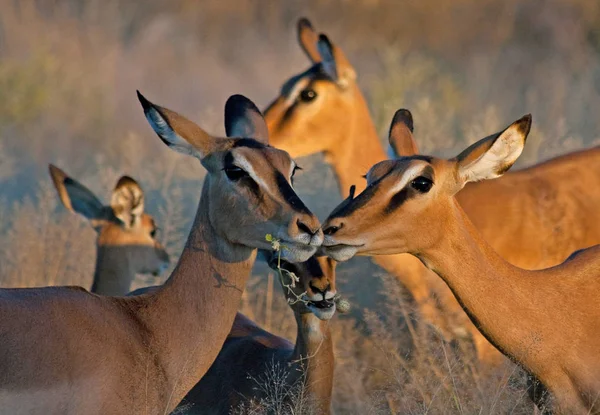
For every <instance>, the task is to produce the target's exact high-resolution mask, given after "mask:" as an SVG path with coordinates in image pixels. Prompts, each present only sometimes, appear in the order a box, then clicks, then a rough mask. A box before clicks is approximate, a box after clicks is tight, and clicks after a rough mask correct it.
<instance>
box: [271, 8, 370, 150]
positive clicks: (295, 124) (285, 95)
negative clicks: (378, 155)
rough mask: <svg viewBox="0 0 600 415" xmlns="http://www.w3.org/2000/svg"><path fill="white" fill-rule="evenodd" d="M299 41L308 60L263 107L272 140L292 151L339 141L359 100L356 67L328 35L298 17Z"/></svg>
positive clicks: (327, 146)
mask: <svg viewBox="0 0 600 415" xmlns="http://www.w3.org/2000/svg"><path fill="white" fill-rule="evenodd" d="M298 42H299V43H300V46H301V47H302V49H303V50H304V52H305V53H306V55H307V56H308V58H309V59H310V61H311V62H312V66H311V67H310V68H308V69H307V70H306V71H304V72H302V73H300V74H298V75H296V76H293V77H292V78H290V79H289V80H288V81H287V82H286V83H285V84H283V86H282V87H281V92H280V95H279V97H277V98H276V99H275V101H273V103H271V105H269V107H268V108H267V110H266V111H265V120H266V121H267V125H268V127H269V132H270V134H271V144H272V145H273V146H274V147H277V148H281V149H282V150H285V151H287V152H289V153H290V154H291V155H292V157H302V156H307V155H310V154H314V153H318V152H328V151H330V150H331V149H332V148H333V147H334V146H336V145H340V142H339V136H340V135H342V136H343V134H344V131H345V129H346V128H347V126H348V123H350V122H352V120H351V118H352V116H353V114H354V110H353V107H354V105H355V102H356V100H357V99H360V100H362V95H361V93H360V91H359V89H358V87H357V84H356V72H355V71H354V68H353V67H352V66H351V65H350V63H349V62H348V60H347V59H346V57H345V55H344V53H343V52H342V51H341V49H340V48H338V47H336V46H335V45H333V44H332V43H331V41H330V40H329V39H328V38H327V36H325V35H323V34H321V35H318V34H317V33H316V32H315V30H314V29H313V27H312V25H311V24H310V22H309V21H308V20H307V19H300V20H299V21H298Z"/></svg>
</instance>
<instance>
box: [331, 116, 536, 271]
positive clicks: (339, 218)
mask: <svg viewBox="0 0 600 415" xmlns="http://www.w3.org/2000/svg"><path fill="white" fill-rule="evenodd" d="M394 122H404V121H403V120H402V118H398V119H396V117H395V121H394ZM395 127H397V126H394V125H392V128H391V129H390V134H394V131H405V130H403V129H400V128H395ZM530 128H531V116H530V115H526V116H524V117H523V118H521V119H519V120H518V121H515V122H514V123H512V124H511V125H510V126H509V127H507V128H506V129H505V130H503V131H501V132H499V133H497V134H494V135H491V136H489V137H486V138H484V139H482V140H480V141H478V142H476V143H475V144H473V145H471V146H470V147H468V148H467V149H466V150H464V151H463V152H461V153H460V154H459V155H458V156H456V157H455V158H452V159H449V160H444V159H440V158H435V157H429V156H420V155H413V156H406V157H400V158H398V159H396V160H388V161H383V162H381V163H378V164H376V165H374V166H373V167H372V168H371V169H370V170H369V172H368V173H367V176H366V179H367V188H366V189H365V190H364V191H363V192H362V193H361V194H359V195H358V196H356V197H354V194H353V193H354V192H353V191H351V192H350V193H351V194H350V196H349V197H348V198H347V199H346V200H345V201H343V202H342V203H341V204H340V205H339V206H338V207H337V208H335V209H334V211H333V212H332V213H331V214H330V215H329V218H328V219H327V221H326V223H325V225H324V227H323V228H324V232H325V242H324V244H323V246H324V248H325V251H326V252H327V254H328V255H329V256H331V257H332V258H334V259H336V260H338V261H345V260H347V259H349V258H351V257H352V256H354V255H355V254H361V255H385V254H397V253H412V254H419V253H420V252H422V251H423V250H425V249H428V248H431V247H433V246H435V245H436V243H437V242H438V241H440V240H441V239H442V238H444V237H445V232H446V231H448V228H447V227H446V226H445V225H446V224H447V223H449V219H450V216H449V215H451V214H453V212H454V210H455V209H457V208H458V205H457V203H456V201H455V199H454V195H455V194H456V193H457V192H458V191H459V190H460V189H462V187H463V186H464V185H465V184H466V183H468V182H475V181H479V180H485V179H493V178H496V177H499V176H501V175H502V174H503V173H504V172H506V171H507V170H508V169H509V168H510V167H511V166H512V165H513V164H514V162H515V161H516V160H517V158H518V157H519V155H520V154H521V152H522V150H523V146H524V145H525V140H526V138H527V134H528V133H529V130H530ZM392 140H393V139H392ZM392 140H390V141H392Z"/></svg>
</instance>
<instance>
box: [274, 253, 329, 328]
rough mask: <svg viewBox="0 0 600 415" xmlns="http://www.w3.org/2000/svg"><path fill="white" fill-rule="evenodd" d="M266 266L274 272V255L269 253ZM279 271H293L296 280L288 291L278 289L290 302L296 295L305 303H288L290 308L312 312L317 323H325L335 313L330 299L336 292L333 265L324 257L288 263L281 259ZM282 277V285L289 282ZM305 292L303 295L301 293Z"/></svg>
mask: <svg viewBox="0 0 600 415" xmlns="http://www.w3.org/2000/svg"><path fill="white" fill-rule="evenodd" d="M268 263H269V266H270V267H271V268H272V269H274V270H277V253H273V254H272V255H271V258H270V259H269V261H268ZM280 265H281V268H283V269H284V270H286V271H288V272H293V273H294V274H295V275H296V276H297V277H298V279H299V281H298V282H297V283H296V284H295V286H294V287H291V290H292V292H288V291H287V288H286V287H282V288H283V290H284V294H285V296H286V298H287V299H288V301H291V302H294V301H296V300H297V298H298V296H302V298H303V299H304V300H305V301H307V303H305V302H303V301H298V302H296V303H295V304H292V303H290V307H292V309H293V310H294V311H295V312H297V313H300V314H304V313H312V314H314V315H315V316H316V317H317V318H319V319H321V320H329V319H331V318H332V317H333V315H334V314H335V310H336V306H335V302H334V300H333V298H334V297H335V295H336V293H337V291H336V288H335V267H336V262H335V261H334V260H333V259H331V258H329V257H324V256H316V255H314V256H312V257H310V258H309V259H308V261H305V262H298V263H291V262H288V261H285V260H282V261H281V264H280ZM283 274H284V276H283V277H284V282H285V283H286V284H288V283H290V279H289V277H288V276H287V275H286V273H285V272H283ZM304 293H306V294H304Z"/></svg>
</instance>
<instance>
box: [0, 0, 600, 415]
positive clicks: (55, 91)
mask: <svg viewBox="0 0 600 415" xmlns="http://www.w3.org/2000/svg"><path fill="white" fill-rule="evenodd" d="M302 15H306V16H308V17H310V18H311V19H313V22H314V23H315V25H316V27H317V29H318V30H323V31H326V32H327V33H328V34H329V35H330V37H331V39H332V40H333V41H334V42H335V43H336V44H338V45H340V46H341V47H342V48H343V49H344V51H345V52H346V53H347V55H348V57H349V59H350V61H351V62H352V63H353V64H354V65H355V66H356V68H357V71H358V74H359V82H360V84H361V86H362V88H363V90H364V91H365V93H366V95H367V97H368V100H369V104H370V107H371V109H372V115H373V117H374V119H375V121H376V124H377V127H378V129H379V131H380V133H381V136H382V140H383V138H384V135H385V132H386V130H387V127H388V123H389V121H390V117H391V115H392V114H393V112H394V111H395V110H396V109H397V108H399V107H405V108H409V109H410V110H411V111H412V112H413V114H414V118H415V125H416V132H415V135H416V138H417V140H418V142H419V145H420V146H421V149H422V151H423V152H426V153H430V152H431V153H434V154H440V155H452V154H453V153H454V152H455V151H457V149H459V148H460V147H463V146H464V145H465V144H466V143H471V142H473V141H474V140H476V139H478V138H481V137H483V136H485V135H487V134H490V133H492V132H495V131H497V130H498V129H500V128H502V127H503V126H505V125H507V124H508V123H509V122H510V121H512V120H514V119H516V118H518V117H519V116H521V115H522V114H524V113H526V112H531V113H533V115H534V126H535V129H534V131H533V132H532V133H531V135H530V139H529V140H528V145H527V148H526V150H525V154H524V155H523V157H522V161H521V165H525V164H531V163H534V162H536V161H538V160H540V159H544V158H548V157H551V156H553V155H557V154H560V153H563V152H565V151H570V150H574V149H578V148H582V147H585V146H590V145H594V144H598V142H600V117H598V116H597V113H598V108H600V94H599V93H598V92H599V89H600V59H599V54H600V30H599V29H598V27H600V3H598V2H595V1H589V0H527V1H526V0H502V1H501V0H454V1H447V0H421V1H418V2H417V1H409V0H401V1H396V0H356V1H353V2H347V1H344V0H329V1H322V0H307V1H303V2H291V1H285V2H284V1H281V2H275V1H268V2H267V1H253V0H243V1H233V0H206V1H202V2H196V1H191V0H172V1H168V2H167V1H159V0H148V1H145V2H130V1H125V0H108V1H107V0H104V1H100V0H87V1H75V0H55V1H51V2H41V1H35V0H22V1H18V2H16V1H12V0H0V201H1V203H0V235H1V236H2V237H1V238H0V284H2V286H5V287H16V286H43V285H62V284H77V285H83V286H85V287H89V285H90V284H91V279H92V273H93V264H94V258H95V248H94V246H95V234H94V231H93V230H92V229H91V228H90V227H89V226H88V224H87V223H86V222H85V220H84V219H83V218H79V219H74V216H73V214H72V213H70V212H66V210H65V209H64V208H63V207H62V205H59V203H58V201H57V198H56V195H55V193H54V190H53V189H52V188H51V184H50V180H49V178H48V176H47V164H48V163H49V162H53V163H55V164H57V165H59V166H60V167H62V168H64V169H65V170H66V171H67V172H69V173H70V174H72V175H73V177H75V178H77V179H79V180H81V181H82V182H83V183H85V184H86V185H87V186H89V187H90V188H91V189H92V190H93V191H94V192H95V193H96V194H98V195H99V196H101V197H102V198H104V199H105V200H108V197H109V194H110V190H111V188H112V186H113V185H114V184H115V182H116V180H117V178H118V177H119V176H120V175H121V174H129V175H131V176H132V177H135V178H136V179H138V180H139V181H140V183H141V184H142V186H143V187H144V189H145V190H146V193H147V197H146V200H147V209H148V211H149V212H150V213H152V214H154V215H155V216H156V218H157V222H158V224H159V226H160V227H161V228H162V234H161V236H160V237H161V239H163V242H164V243H166V246H167V247H168V250H169V252H170V254H171V255H172V256H173V257H177V256H178V254H179V253H180V252H181V249H182V247H183V244H184V242H185V238H186V235H187V233H188V231H189V228H190V226H191V221H192V219H193V215H194V213H195V208H196V204H197V201H198V197H199V194H200V187H201V183H202V179H203V177H204V172H203V170H202V168H201V167H200V166H199V165H198V163H197V162H196V161H194V160H191V159H189V158H185V157H182V156H179V155H177V154H174V153H173V152H171V151H167V150H166V149H165V148H164V146H163V145H162V143H160V140H157V139H156V138H155V137H154V136H153V134H152V133H151V132H150V130H149V128H148V126H147V125H146V123H145V121H144V119H143V116H142V113H141V110H140V108H139V104H138V103H137V102H136V99H135V89H140V90H142V91H144V93H145V94H147V95H148V96H149V97H150V98H151V99H152V100H154V101H155V102H157V103H159V104H162V105H165V106H168V107H170V108H173V109H175V110H177V111H180V112H182V113H184V114H186V115H188V116H189V117H190V118H192V119H193V120H195V121H198V122H199V123H200V125H202V126H203V127H204V128H205V129H206V130H208V131H210V132H213V133H217V134H221V133H222V132H223V127H222V115H221V114H222V106H223V103H224V102H225V99H226V98H227V96H229V95H230V94H232V93H244V94H246V95H248V96H249V97H251V98H252V99H254V100H255V101H256V102H257V103H258V104H259V105H261V106H264V105H266V104H267V103H268V102H269V100H270V99H272V98H273V97H274V96H275V95H276V93H277V91H278V90H279V87H280V85H281V83H282V82H283V81H284V80H285V79H287V78H288V77H289V76H290V75H291V74H294V73H297V72H298V71H299V70H300V68H304V67H306V66H307V65H308V63H307V61H306V59H305V57H304V56H303V55H302V53H301V52H300V50H299V48H298V46H297V45H296V41H295V34H294V25H295V21H296V19H297V18H298V17H299V16H302ZM300 163H301V165H302V166H303V167H304V169H305V170H304V173H303V174H302V175H301V176H300V177H298V180H297V185H296V187H297V188H298V191H299V192H300V193H301V195H302V197H303V198H304V199H305V200H306V201H307V204H308V205H309V206H310V207H311V209H313V210H314V211H315V212H316V213H318V214H319V216H320V217H324V216H325V215H326V214H327V213H328V211H329V210H330V209H331V208H332V207H333V206H335V205H336V204H337V202H338V201H339V196H338V192H337V188H336V186H335V179H334V176H333V174H332V172H331V170H330V169H328V168H327V167H325V166H324V164H323V163H322V158H321V157H318V156H316V157H311V158H309V159H306V160H301V161H300ZM255 274H256V276H255V277H253V278H252V279H251V281H250V282H249V284H248V287H247V291H246V293H245V295H244V297H243V301H242V305H241V308H242V311H243V312H244V313H246V314H248V315H249V316H250V317H252V318H253V319H255V320H256V321H257V322H259V323H260V324H263V325H265V326H266V327H267V328H269V329H271V330H273V331H274V332H276V333H278V334H282V335H285V336H286V337H288V338H293V336H294V335H295V326H294V319H293V317H292V315H291V312H290V310H289V307H288V306H287V305H286V304H285V303H284V302H283V299H282V296H281V295H279V294H278V292H279V291H278V289H275V290H273V289H272V285H269V284H268V279H267V278H265V276H266V275H267V270H266V268H265V267H261V266H257V268H256V270H255ZM167 275H168V274H167ZM163 278H164V276H163V277H162V278H157V279H152V278H139V279H138V280H136V282H135V285H136V286H142V285H146V284H155V283H158V282H160V281H162V279H163ZM338 279H339V286H338V289H339V290H340V292H342V293H343V294H344V295H346V296H347V297H349V298H350V299H351V301H352V302H353V304H354V308H355V310H358V311H357V312H355V313H353V315H352V316H351V317H349V318H348V317H344V318H342V317H336V318H335V320H334V321H333V322H332V328H333V332H334V339H335V343H336V345H335V350H336V362H337V365H336V383H335V389H334V408H335V409H336V411H337V413H365V414H368V413H373V414H374V413H377V414H378V413H403V414H404V413H407V414H425V413H429V414H434V413H435V414H438V413H441V414H445V413H448V414H454V413H459V414H471V413H473V414H474V413H486V414H487V413H524V412H527V411H528V410H529V409H530V405H529V404H528V402H527V399H526V398H525V395H526V393H525V385H523V383H522V380H521V379H522V376H521V373H520V371H519V370H517V369H516V368H515V367H514V366H512V365H510V364H509V363H508V362H507V363H506V365H505V366H504V367H502V368H501V369H499V370H496V371H492V372H490V371H488V370H486V368H482V367H479V366H478V364H477V363H476V362H475V360H474V353H473V350H472V349H471V348H470V345H469V343H468V342H462V343H459V344H446V343H444V342H442V341H441V340H440V338H439V336H437V335H436V333H435V332H434V331H432V329H431V328H429V327H427V326H425V325H423V324H421V320H420V318H419V315H418V313H417V312H415V311H414V309H413V308H412V300H411V299H410V298H409V297H408V295H407V294H406V293H405V292H404V291H403V289H402V287H399V286H398V285H397V282H396V280H392V279H389V278H387V277H386V276H385V275H382V274H381V271H380V270H379V269H378V268H376V267H375V266H373V265H372V264H370V262H369V261H367V260H364V259H362V260H353V261H352V262H351V263H349V264H344V265H343V266H341V267H340V273H339V277H338ZM259 383H260V382H259ZM263 383H264V384H268V383H269V382H267V381H265V382H263ZM299 405H300V406H298V408H300V407H301V405H302V403H300V404H299ZM298 408H287V409H286V411H288V410H290V411H291V410H293V411H294V413H299V412H301V409H298ZM246 409H248V408H246ZM262 409H263V410H264V409H265V408H264V405H263V407H262ZM248 410H249V409H248ZM253 410H257V409H256V408H254V409H253Z"/></svg>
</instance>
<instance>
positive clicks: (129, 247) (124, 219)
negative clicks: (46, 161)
mask: <svg viewBox="0 0 600 415" xmlns="http://www.w3.org/2000/svg"><path fill="white" fill-rule="evenodd" d="M49 170H50V176H51V177H52V181H53V182H54V186H55V187H56V190H57V191H58V196H59V197H60V200H61V201H62V203H63V205H65V207H66V208H67V209H69V210H70V211H71V212H75V213H79V214H80V215H82V216H83V217H85V218H86V219H88V220H89V221H90V224H91V225H92V227H93V228H94V229H95V230H96V232H98V250H99V253H100V252H105V253H107V252H110V255H111V257H110V260H111V262H113V263H115V264H117V263H120V264H127V266H128V267H129V269H130V270H131V271H133V272H135V273H140V274H154V275H159V274H161V273H162V272H163V271H164V270H165V269H166V268H167V267H168V265H169V255H168V254H167V251H166V250H165V248H164V247H163V246H162V245H161V244H160V243H159V242H158V241H157V240H156V230H157V226H156V223H155V222H154V218H153V217H152V216H150V215H148V214H147V213H144V191H143V190H142V188H141V187H140V185H139V184H138V183H137V182H136V181H135V180H133V179H132V178H131V177H129V176H123V177H121V178H120V179H119V181H118V182H117V185H116V186H115V188H114V190H113V193H112V197H111V201H110V205H103V204H102V203H101V202H100V200H98V198H97V197H96V196H95V195H94V194H93V193H92V192H91V191H90V190H88V189H87V188H86V187H85V186H83V185H82V184H80V183H79V182H77V181H76V180H74V179H72V178H70V177H69V176H67V175H66V174H65V172H63V171H62V170H61V169H59V168H58V167H56V166H54V165H52V164H50V166H49Z"/></svg>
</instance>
